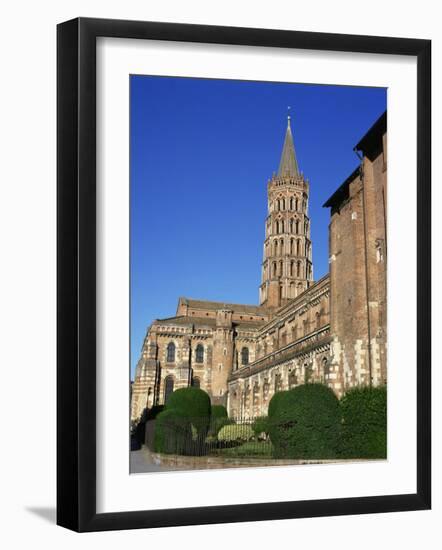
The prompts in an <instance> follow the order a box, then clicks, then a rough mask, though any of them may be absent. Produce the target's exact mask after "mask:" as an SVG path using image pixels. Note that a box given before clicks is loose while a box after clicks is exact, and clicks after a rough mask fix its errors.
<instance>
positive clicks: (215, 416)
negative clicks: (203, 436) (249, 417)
mask: <svg viewBox="0 0 442 550" xmlns="http://www.w3.org/2000/svg"><path fill="white" fill-rule="evenodd" d="M230 423H231V421H230V420H229V417H228V414H227V409H226V407H224V405H212V408H211V415H210V429H209V436H210V437H212V438H215V437H216V436H217V435H218V432H219V431H220V429H221V428H222V427H223V426H226V425H227V424H230Z"/></svg>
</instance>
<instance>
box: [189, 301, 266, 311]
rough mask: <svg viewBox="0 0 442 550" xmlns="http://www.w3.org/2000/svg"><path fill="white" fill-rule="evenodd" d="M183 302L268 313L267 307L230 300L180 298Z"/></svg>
mask: <svg viewBox="0 0 442 550" xmlns="http://www.w3.org/2000/svg"><path fill="white" fill-rule="evenodd" d="M180 300H181V302H182V303H183V304H187V305H188V306H189V307H190V308H195V309H209V310H212V311H216V310H218V309H229V310H232V311H234V312H235V313H249V314H254V315H264V314H266V313H267V310H266V308H264V307H262V306H254V305H248V304H231V303H228V302H213V301H209V300H194V299H193V298H180Z"/></svg>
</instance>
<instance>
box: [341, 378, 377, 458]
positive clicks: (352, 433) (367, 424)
mask: <svg viewBox="0 0 442 550" xmlns="http://www.w3.org/2000/svg"><path fill="white" fill-rule="evenodd" d="M341 413H342V437H341V442H340V449H339V452H340V455H341V456H342V457H343V458H386V457H387V388H386V387H385V386H380V387H375V388H373V387H372V388H370V387H361V388H353V389H351V390H349V391H348V392H347V393H346V394H345V395H344V396H343V397H342V398H341Z"/></svg>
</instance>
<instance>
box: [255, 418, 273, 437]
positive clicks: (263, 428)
mask: <svg viewBox="0 0 442 550" xmlns="http://www.w3.org/2000/svg"><path fill="white" fill-rule="evenodd" d="M252 430H253V432H254V434H255V436H256V437H259V436H260V435H262V434H265V435H268V433H269V418H268V416H258V418H256V419H255V421H254V422H253V424H252Z"/></svg>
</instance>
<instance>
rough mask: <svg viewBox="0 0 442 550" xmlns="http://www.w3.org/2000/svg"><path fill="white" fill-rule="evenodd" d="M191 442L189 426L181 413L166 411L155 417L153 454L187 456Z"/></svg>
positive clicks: (187, 420)
mask: <svg viewBox="0 0 442 550" xmlns="http://www.w3.org/2000/svg"><path fill="white" fill-rule="evenodd" d="M191 441H192V431H191V424H190V422H189V419H188V418H187V417H186V415H185V414H183V413H182V412H181V411H179V410H173V409H166V410H164V411H163V412H161V413H160V414H159V415H158V416H157V418H156V422H155V434H154V450H155V452H157V453H169V454H187V451H188V447H189V443H190V442H191Z"/></svg>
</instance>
